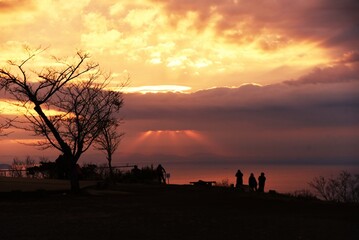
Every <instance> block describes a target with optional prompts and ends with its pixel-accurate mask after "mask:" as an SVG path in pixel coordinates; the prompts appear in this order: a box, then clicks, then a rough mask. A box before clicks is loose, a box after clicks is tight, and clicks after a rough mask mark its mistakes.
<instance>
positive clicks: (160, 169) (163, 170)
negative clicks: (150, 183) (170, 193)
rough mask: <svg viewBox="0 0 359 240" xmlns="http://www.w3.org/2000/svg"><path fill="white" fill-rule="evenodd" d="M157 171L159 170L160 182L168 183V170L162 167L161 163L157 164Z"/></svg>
mask: <svg viewBox="0 0 359 240" xmlns="http://www.w3.org/2000/svg"><path fill="white" fill-rule="evenodd" d="M156 172H157V177H158V181H159V183H160V184H161V183H163V184H166V178H165V175H166V170H165V169H164V168H163V167H162V165H161V164H159V165H158V166H157V169H156Z"/></svg>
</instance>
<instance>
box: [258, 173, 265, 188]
mask: <svg viewBox="0 0 359 240" xmlns="http://www.w3.org/2000/svg"><path fill="white" fill-rule="evenodd" d="M265 183H266V177H265V176H264V173H263V172H262V173H261V175H260V176H259V177H258V192H264V184H265Z"/></svg>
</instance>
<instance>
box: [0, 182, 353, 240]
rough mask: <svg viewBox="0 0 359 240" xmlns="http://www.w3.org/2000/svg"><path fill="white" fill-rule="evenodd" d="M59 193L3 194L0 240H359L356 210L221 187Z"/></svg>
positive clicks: (120, 187) (92, 189)
mask: <svg viewBox="0 0 359 240" xmlns="http://www.w3.org/2000/svg"><path fill="white" fill-rule="evenodd" d="M1 184H2V185H6V184H4V181H1V179H0V185H1ZM85 185H86V184H85ZM59 186H60V185H57V189H54V188H52V190H47V189H46V187H45V188H43V189H41V188H38V189H37V190H31V191H24V190H21V189H17V191H10V192H9V191H3V192H0V214H1V218H0V239H2V240H8V239H9V240H10V239H17V240H22V239H26V240H29V239H38V240H42V239H46V240H50V239H61V240H64V239H66V240H68V239H69V240H71V239H76V240H80V239H89V240H90V239H146V240H148V239H149V240H151V239H170V240H171V239H173V240H176V239H216V240H222V239H256V240H258V239H326V240H327V239H359V238H358V237H359V205H354V204H335V203H328V202H323V201H313V200H300V199H296V198H292V197H288V196H283V195H279V194H268V193H264V194H258V193H243V192H238V191H236V190H235V189H230V188H223V187H195V186H183V185H182V186H180V185H168V186H159V185H139V184H136V185H134V184H132V185H116V186H114V187H110V188H105V189H98V188H96V187H89V185H88V186H86V187H84V188H83V191H82V193H80V194H76V195H74V194H70V193H69V192H67V191H66V189H62V187H59ZM63 186H67V184H65V185H63ZM0 189H1V187H0Z"/></svg>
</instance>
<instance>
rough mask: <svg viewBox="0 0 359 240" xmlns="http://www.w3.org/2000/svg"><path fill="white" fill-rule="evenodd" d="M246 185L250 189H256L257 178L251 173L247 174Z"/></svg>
mask: <svg viewBox="0 0 359 240" xmlns="http://www.w3.org/2000/svg"><path fill="white" fill-rule="evenodd" d="M248 185H249V188H250V189H251V190H252V191H257V180H256V178H255V177H254V175H253V173H251V175H250V176H249V179H248Z"/></svg>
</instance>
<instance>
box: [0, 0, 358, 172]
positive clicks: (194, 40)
mask: <svg viewBox="0 0 359 240" xmlns="http://www.w3.org/2000/svg"><path fill="white" fill-rule="evenodd" d="M358 12H359V2H358V1H356V0H341V1H335V0H303V1H292V0H250V1H247V0H181V1H179V0H177V1H176V0H122V1H115V0H106V1H99V0H77V1H66V3H64V1H57V0H36V1H35V0H11V1H10V0H0V29H1V34H0V66H1V67H3V66H6V61H7V60H20V59H23V58H24V57H25V56H26V55H25V54H26V52H25V51H24V47H25V46H27V47H30V48H33V49H36V48H38V47H42V48H46V49H47V50H46V51H45V53H43V54H41V56H38V57H37V58H36V60H34V61H32V62H31V63H29V65H30V66H29V67H30V68H41V67H44V66H46V65H47V64H48V63H49V62H50V56H51V55H54V56H57V57H65V56H73V55H74V54H75V53H76V51H78V50H82V51H85V52H88V53H90V55H91V60H92V61H95V62H98V63H99V64H100V66H101V68H102V69H103V70H104V71H106V72H109V73H110V74H111V77H112V78H111V79H112V80H111V84H110V87H111V88H112V89H117V90H121V91H123V92H124V100H125V105H124V107H123V109H122V112H121V113H120V117H121V118H123V122H124V123H123V124H122V125H121V131H122V132H124V133H125V137H124V138H123V140H122V143H121V145H120V148H119V150H118V152H117V153H116V160H115V163H117V164H123V163H137V162H148V163H157V162H159V161H161V162H171V161H172V162H176V163H181V162H185V163H191V164H222V163H226V162H229V163H235V164H237V163H238V165H240V164H244V163H257V164H319V165H321V164H322V165H327V164H355V165H357V164H359V151H358V149H359V111H358V110H359V50H358V49H359V14H357V13H358ZM127 79H129V83H128V84H127V86H126V87H124V88H120V87H119V86H121V84H122V83H123V82H124V81H126V80H127ZM8 97H9V96H8V95H3V94H2V95H1V98H2V99H1V101H0V103H1V106H2V114H3V115H4V114H10V115H11V114H13V115H14V114H16V113H15V112H16V111H14V109H13V108H11V107H10V108H9V106H8V105H7V103H6V101H7V98H8ZM12 131H13V133H12V134H10V135H9V136H6V137H1V140H0V163H1V162H3V163H4V162H5V163H6V162H11V161H12V159H13V158H14V157H19V158H23V157H24V156H26V155H32V156H46V157H49V158H53V157H56V156H57V155H58V153H57V152H56V151H55V150H46V151H39V150H34V149H33V148H32V147H29V146H26V145H24V144H22V143H24V142H25V143H26V142H32V141H34V140H36V139H34V136H32V135H31V134H29V133H24V132H22V131H20V130H16V129H12ZM20 142H21V143H20ZM99 159H100V160H99ZM102 159H105V157H104V156H103V155H101V154H100V153H97V152H95V151H93V150H90V151H89V152H88V153H87V154H85V156H84V158H83V161H102ZM103 161H104V160H103Z"/></svg>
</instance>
